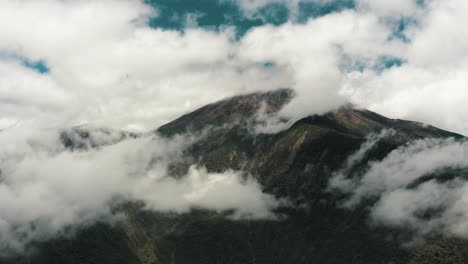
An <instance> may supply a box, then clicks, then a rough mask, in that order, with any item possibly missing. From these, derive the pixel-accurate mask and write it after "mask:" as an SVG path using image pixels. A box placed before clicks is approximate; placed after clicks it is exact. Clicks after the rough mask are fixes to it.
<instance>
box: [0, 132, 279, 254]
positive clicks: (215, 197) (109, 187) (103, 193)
mask: <svg viewBox="0 0 468 264" xmlns="http://www.w3.org/2000/svg"><path fill="white" fill-rule="evenodd" d="M24 131H25V130H24V129H23V128H20V130H19V131H15V129H10V130H8V131H5V132H3V133H2V136H1V137H0V142H1V144H2V150H1V151H0V164H1V177H0V252H1V254H11V253H19V252H23V251H24V250H26V249H28V248H29V247H30V246H31V245H32V244H33V243H35V242H41V241H46V240H48V239H51V238H55V237H56V236H58V235H63V234H67V233H69V232H70V231H73V230H76V228H80V227H85V226H87V225H91V224H93V223H95V222H96V221H98V219H104V221H112V219H114V218H115V217H116V216H115V215H114V214H113V213H112V208H113V207H114V206H115V205H117V204H119V203H121V202H126V201H142V202H143V203H144V204H145V207H146V208H147V209H150V210H157V211H171V212H178V213H182V212H189V211H190V210H191V209H192V208H204V209H209V210H215V211H218V212H223V211H226V210H234V213H233V214H232V215H231V217H233V218H243V217H248V218H253V219H255V218H269V217H272V213H271V211H270V210H271V209H273V208H274V207H276V206H277V205H278V201H277V200H275V198H274V197H273V196H271V195H268V194H264V193H263V192H262V189H261V186H260V185H259V184H258V183H257V182H256V181H255V180H254V179H253V178H251V177H247V176H245V175H243V174H242V173H241V172H235V171H226V172H224V173H214V174H213V173H208V172H207V171H206V169H204V168H198V167H195V166H192V167H190V169H189V171H188V174H187V175H186V176H184V177H181V178H180V179H175V178H173V177H170V176H168V175H169V173H168V166H169V164H171V163H172V162H175V161H177V160H180V159H181V158H182V155H183V151H184V150H185V149H186V147H187V146H189V145H190V144H191V143H193V142H194V140H195V139H194V138H187V137H176V138H173V139H171V140H168V139H162V138H159V137H141V138H136V139H127V140H124V141H121V142H120V143H117V144H114V145H110V146H103V147H100V148H97V149H96V148H95V149H91V150H87V151H68V150H65V149H64V148H63V146H62V145H61V142H60V139H59V137H58V135H57V134H55V133H53V131H49V132H47V131H45V132H43V133H41V134H38V133H37V132H33V133H25V132H24ZM94 140H95V141H96V140H97V139H96V138H95V139H94ZM96 142H100V143H103V144H107V142H106V140H104V141H96ZM101 221H103V220H101ZM1 254H0V255H1Z"/></svg>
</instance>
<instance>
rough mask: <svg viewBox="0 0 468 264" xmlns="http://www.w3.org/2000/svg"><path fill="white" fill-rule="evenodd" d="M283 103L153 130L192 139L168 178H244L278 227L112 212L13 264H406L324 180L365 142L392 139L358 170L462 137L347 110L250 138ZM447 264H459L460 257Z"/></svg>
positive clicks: (222, 106)
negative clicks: (105, 220)
mask: <svg viewBox="0 0 468 264" xmlns="http://www.w3.org/2000/svg"><path fill="white" fill-rule="evenodd" d="M292 96H293V93H292V92H291V91H290V90H279V91H276V92H269V93H257V94H250V95H244V96H236V97H234V98H231V99H228V100H224V101H220V102H217V103H214V104H211V105H208V106H205V107H203V108H200V109H199V110H196V111H194V112H192V113H189V114H187V115H184V116H182V117H181V118H179V119H176V120H174V121H173V122H171V123H169V124H166V125H164V126H162V127H160V128H159V129H158V130H157V133H159V134H161V135H163V136H166V137H171V136H174V135H175V134H180V133H195V134H198V135H199V137H200V139H199V140H198V141H197V142H196V143H195V144H194V145H192V146H191V147H190V148H189V150H188V151H187V153H186V157H185V159H184V160H183V161H181V162H178V163H176V164H172V166H171V172H172V173H173V175H174V176H177V177H183V175H185V173H186V172H187V170H188V168H189V166H191V165H193V164H197V165H198V166H205V167H206V168H207V170H208V171H211V172H222V171H225V170H227V169H235V170H243V171H245V172H246V173H249V174H251V175H253V176H254V177H256V178H257V180H258V181H259V182H260V183H261V184H262V186H263V188H264V190H265V191H266V192H268V193H272V194H274V195H275V196H277V197H283V198H287V199H289V200H290V201H291V203H292V204H293V205H294V206H291V207H286V208H281V209H280V212H281V213H282V214H283V215H285V216H287V217H286V218H284V219H283V220H281V221H272V220H257V221H253V220H240V221H233V220H230V219H228V218H226V217H225V216H224V215H223V214H218V213H214V212H208V211H203V210H194V211H193V212H191V213H189V214H183V215H177V214H162V213H156V212H149V211H145V210H143V209H142V207H141V205H140V204H138V203H128V204H126V205H123V206H122V207H120V208H117V209H116V210H119V211H121V212H123V213H124V214H125V215H126V218H125V220H124V221H123V222H121V223H118V224H117V225H115V226H112V227H102V226H95V227H92V228H90V229H86V230H84V231H82V232H81V233H79V234H78V235H77V237H75V238H72V239H58V240H56V241H51V242H48V243H46V244H44V245H41V247H40V248H41V250H40V252H39V253H37V254H35V255H33V256H30V257H24V258H20V259H15V260H13V261H14V262H12V263H41V264H42V263H102V264H104V263H144V264H147V263H182V264H189V263H194V264H195V263H200V264H201V263H222V264H224V263H226V264H227V263H369V264H371V263H372V264H374V263H407V262H408V261H409V260H410V258H411V256H412V255H414V254H415V252H412V251H408V250H405V249H403V248H402V247H401V243H402V241H404V240H405V238H406V236H407V235H408V234H407V233H405V232H401V230H392V229H389V228H385V227H372V226H369V225H368V222H367V220H368V218H367V216H368V215H367V209H366V207H365V206H360V207H358V208H356V209H354V210H347V209H341V208H340V207H339V206H338V205H339V202H340V199H342V197H341V196H340V195H339V194H335V193H330V192H328V191H327V185H328V181H329V179H330V177H331V175H332V173H333V172H335V171H337V170H339V169H340V168H341V167H342V166H343V164H344V162H345V161H346V159H347V158H348V157H349V156H350V155H351V154H352V153H354V152H355V151H357V150H358V149H359V148H360V146H361V144H363V143H364V142H365V141H366V140H367V136H368V135H369V134H371V133H379V132H380V131H382V130H384V129H386V130H390V129H391V130H394V131H395V133H394V134H392V135H391V136H388V137H386V138H384V139H382V140H381V141H379V143H378V144H377V145H376V146H375V147H374V148H372V150H371V151H369V152H368V153H367V155H366V156H365V157H364V159H363V161H362V164H365V163H367V162H368V161H370V160H380V159H382V158H383V157H385V156H386V155H387V154H388V153H389V152H391V151H392V150H394V149H395V148H397V147H399V146H401V145H403V144H405V143H406V142H408V141H411V140H414V139H420V138H425V137H439V138H446V137H455V138H461V136H460V135H457V134H454V133H451V132H447V131H444V130H440V129H437V128H435V127H431V126H424V125H422V124H419V123H415V122H410V121H403V120H393V119H388V118H385V117H383V116H380V115H378V114H376V113H373V112H370V111H367V110H358V109H354V108H352V107H350V106H347V107H343V108H341V109H338V110H336V111H333V112H330V113H327V114H325V115H320V116H319V115H315V116H309V117H305V118H303V119H301V120H298V121H297V122H295V123H294V124H293V125H292V126H291V127H290V128H289V129H287V130H285V131H282V132H279V133H277V134H260V135H256V134H254V133H253V132H252V129H251V128H252V125H254V124H255V122H256V121H255V115H256V113H257V112H258V111H259V110H262V111H265V112H267V113H274V112H276V111H278V110H279V109H280V108H281V107H282V106H283V105H284V104H286V103H288V101H289V100H290V99H291V98H292ZM68 147H70V146H68ZM460 243H461V244H463V243H464V242H460ZM455 244H456V243H455ZM450 245H451V244H450ZM450 245H449V246H446V247H448V248H449V249H450V248H451V249H453V247H452V246H450ZM456 245H458V244H456ZM457 247H458V246H457ZM460 247H461V246H460ZM425 250H426V251H424V250H423V251H421V252H420V253H418V254H417V255H416V256H415V258H414V259H413V260H412V261H413V262H411V263H437V262H428V261H426V259H429V261H430V259H431V257H427V256H428V254H433V250H432V248H429V249H425ZM424 252H429V253H424ZM440 252H441V254H444V253H443V252H449V253H447V254H451V253H450V252H451V251H450V250H445V251H440ZM437 254H438V253H437ZM437 254H436V255H437ZM456 258H457V260H461V261H465V259H463V255H461V257H458V256H456ZM460 263H465V262H460Z"/></svg>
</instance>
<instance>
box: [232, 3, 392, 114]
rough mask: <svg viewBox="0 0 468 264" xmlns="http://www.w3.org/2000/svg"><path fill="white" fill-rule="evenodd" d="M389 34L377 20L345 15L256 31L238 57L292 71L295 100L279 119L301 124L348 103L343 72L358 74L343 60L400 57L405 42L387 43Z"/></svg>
mask: <svg viewBox="0 0 468 264" xmlns="http://www.w3.org/2000/svg"><path fill="white" fill-rule="evenodd" d="M389 34H390V31H389V29H388V28H387V27H385V26H384V25H383V24H381V23H379V22H378V18H377V17H375V16H372V15H362V14H358V13H356V12H354V11H344V12H341V13H334V14H330V15H327V16H322V17H320V18H317V19H315V20H310V21H309V22H308V23H306V24H293V23H287V24H284V25H282V26H279V27H274V26H263V27H259V28H255V29H253V30H251V31H250V32H248V33H247V34H246V35H245V36H244V38H243V39H242V40H241V44H240V47H241V48H240V52H239V56H240V58H242V60H245V61H253V62H260V61H272V62H275V63H277V64H278V65H280V66H282V67H285V68H287V69H289V70H290V72H291V75H292V78H293V80H292V81H293V84H292V87H294V90H295V92H296V97H295V98H294V99H293V100H292V102H291V103H290V104H288V105H286V107H285V108H284V109H282V111H281V113H280V115H282V116H285V117H288V118H291V119H293V120H297V119H298V118H302V117H304V116H307V115H309V114H312V113H316V114H317V113H324V112H326V111H330V110H332V109H334V108H337V107H339V106H340V105H342V104H343V103H345V102H346V101H348V98H347V95H346V94H344V95H343V94H342V92H341V89H342V83H343V82H344V81H345V78H344V77H345V75H344V74H343V72H346V71H348V70H349V71H353V70H354V69H353V65H352V63H349V62H347V61H345V58H353V59H352V60H355V61H363V62H366V63H372V61H375V60H376V59H377V58H378V57H379V56H381V55H382V54H393V55H398V53H399V52H400V45H401V43H400V42H399V41H387V40H388V36H389Z"/></svg>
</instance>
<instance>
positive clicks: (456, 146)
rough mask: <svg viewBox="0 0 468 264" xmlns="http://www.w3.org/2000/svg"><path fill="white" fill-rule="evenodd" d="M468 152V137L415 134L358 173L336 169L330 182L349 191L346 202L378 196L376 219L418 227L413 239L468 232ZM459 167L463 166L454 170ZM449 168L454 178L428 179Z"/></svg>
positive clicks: (467, 234)
mask: <svg viewBox="0 0 468 264" xmlns="http://www.w3.org/2000/svg"><path fill="white" fill-rule="evenodd" d="M369 142H374V141H372V140H371V141H369ZM367 146H369V143H367V144H364V145H363V147H362V149H363V150H365V149H367ZM467 155H468V142H467V141H464V140H462V141H456V140H454V139H423V140H417V141H414V142H412V143H410V144H408V145H405V146H402V147H400V148H398V149H396V150H394V151H392V152H391V153H389V154H388V155H387V156H386V157H385V158H384V159H383V160H381V161H375V162H370V163H369V164H368V165H369V168H368V169H367V170H366V171H365V172H363V173H362V174H360V175H353V177H352V178H346V176H349V175H343V174H342V173H339V174H337V175H335V176H334V178H332V180H331V181H330V184H331V185H330V186H331V187H333V188H334V189H338V190H341V191H342V192H344V193H348V194H349V195H350V197H349V198H348V199H347V200H346V201H345V203H344V205H345V206H347V207H353V206H356V205H358V204H360V203H361V202H363V201H366V203H368V202H369V201H372V200H375V203H373V205H372V206H371V210H370V217H371V219H372V220H373V222H374V223H377V224H383V225H387V226H392V227H398V228H403V229H410V230H412V231H414V232H415V233H416V235H417V236H415V237H413V238H412V240H411V241H410V242H411V243H412V244H414V243H419V242H421V241H423V240H424V238H427V236H430V235H434V234H441V235H446V236H461V237H468V225H467V224H466V223H467V220H468V214H467V213H466V212H467V209H468V203H467V201H468V200H467V197H468V182H467V179H466V172H467V169H468V162H467V160H468V159H467ZM460 169H461V170H464V172H460V171H458V172H453V170H460ZM450 170H452V172H450ZM447 173H454V178H448V177H447V178H446V179H445V180H444V179H443V178H441V177H440V176H438V178H435V179H432V180H429V179H426V180H424V177H427V176H430V175H437V174H439V175H444V174H445V175H447ZM417 182H420V184H416V183H417Z"/></svg>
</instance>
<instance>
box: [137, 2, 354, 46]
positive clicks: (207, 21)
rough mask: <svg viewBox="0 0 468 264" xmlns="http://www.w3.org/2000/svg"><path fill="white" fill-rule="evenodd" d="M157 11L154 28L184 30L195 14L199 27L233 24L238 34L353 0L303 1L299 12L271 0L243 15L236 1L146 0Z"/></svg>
mask: <svg viewBox="0 0 468 264" xmlns="http://www.w3.org/2000/svg"><path fill="white" fill-rule="evenodd" d="M145 2H146V3H148V4H149V5H151V6H153V7H154V8H155V9H156V10H158V13H159V15H158V16H157V17H155V18H153V19H152V20H151V21H150V25H151V26H152V27H155V28H164V29H177V30H183V29H184V28H185V26H186V18H187V16H196V17H197V22H198V25H199V26H200V27H203V28H206V29H210V30H219V28H222V27H225V26H234V27H235V28H236V30H237V33H238V36H239V37H240V36H242V35H244V34H245V32H247V31H248V30H249V29H251V28H254V27H258V26H262V25H265V24H273V25H281V24H283V23H286V22H287V21H289V20H293V21H295V22H299V23H303V22H306V21H307V20H308V19H310V18H314V17H319V16H323V15H326V14H329V13H332V12H339V11H342V10H344V9H350V8H354V6H355V3H354V1H353V0H332V1H326V2H320V1H302V2H299V3H298V14H291V13H292V12H291V10H290V9H289V8H288V6H287V5H286V4H285V3H281V2H272V3H269V4H266V5H264V6H262V7H260V8H259V9H258V10H255V11H254V12H253V14H248V15H246V14H245V13H244V12H243V10H242V7H241V6H240V5H239V4H238V2H236V1H235V0H145Z"/></svg>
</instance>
